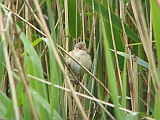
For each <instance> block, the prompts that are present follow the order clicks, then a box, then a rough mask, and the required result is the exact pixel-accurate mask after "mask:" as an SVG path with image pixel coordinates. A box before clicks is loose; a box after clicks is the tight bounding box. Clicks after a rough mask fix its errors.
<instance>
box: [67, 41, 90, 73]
mask: <svg viewBox="0 0 160 120" xmlns="http://www.w3.org/2000/svg"><path fill="white" fill-rule="evenodd" d="M69 54H70V55H71V56H72V57H74V58H75V59H76V60H77V61H78V62H79V63H81V64H82V65H83V66H84V67H85V68H87V69H88V70H90V69H91V64H92V62H91V57H90V55H88V53H87V48H86V44H85V43H84V42H79V43H77V44H75V46H74V49H73V50H72V51H70V52H69ZM67 63H68V64H69V65H70V66H71V68H72V70H74V71H75V73H76V74H78V75H80V74H83V73H84V71H85V70H84V69H83V68H82V67H81V66H80V65H78V64H77V63H76V62H75V61H74V60H73V59H72V58H70V57H69V58H68V59H67Z"/></svg>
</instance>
